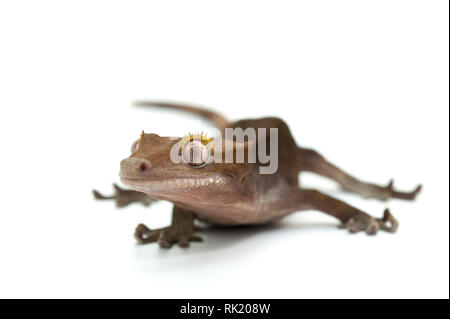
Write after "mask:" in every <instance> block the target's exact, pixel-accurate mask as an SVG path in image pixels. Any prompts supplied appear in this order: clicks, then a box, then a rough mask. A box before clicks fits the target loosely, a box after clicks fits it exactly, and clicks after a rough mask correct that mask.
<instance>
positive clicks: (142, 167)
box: [139, 163, 147, 172]
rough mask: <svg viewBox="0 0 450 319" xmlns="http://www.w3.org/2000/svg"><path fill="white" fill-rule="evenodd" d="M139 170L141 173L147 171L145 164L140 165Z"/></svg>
mask: <svg viewBox="0 0 450 319" xmlns="http://www.w3.org/2000/svg"><path fill="white" fill-rule="evenodd" d="M139 169H140V170H141V172H144V171H146V170H147V165H145V163H142V164H141V165H140V166H139Z"/></svg>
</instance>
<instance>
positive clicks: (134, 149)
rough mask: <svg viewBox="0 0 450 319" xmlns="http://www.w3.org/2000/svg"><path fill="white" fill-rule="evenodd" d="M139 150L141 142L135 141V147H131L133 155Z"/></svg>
mask: <svg viewBox="0 0 450 319" xmlns="http://www.w3.org/2000/svg"><path fill="white" fill-rule="evenodd" d="M138 149H139V140H136V141H134V143H133V145H131V154H133V153H134V152H136V151H137V150H138Z"/></svg>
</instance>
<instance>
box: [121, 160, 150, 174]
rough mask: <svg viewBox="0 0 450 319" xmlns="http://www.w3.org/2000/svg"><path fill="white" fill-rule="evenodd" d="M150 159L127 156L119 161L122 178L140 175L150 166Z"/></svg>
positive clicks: (146, 171)
mask: <svg viewBox="0 0 450 319" xmlns="http://www.w3.org/2000/svg"><path fill="white" fill-rule="evenodd" d="M151 166H152V165H151V163H150V161H148V160H146V159H143V158H133V157H130V158H127V159H124V160H123V161H121V162H120V176H121V177H123V178H135V177H141V176H142V175H143V174H144V173H148V171H149V170H150V168H151Z"/></svg>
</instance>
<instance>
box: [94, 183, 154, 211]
mask: <svg viewBox="0 0 450 319" xmlns="http://www.w3.org/2000/svg"><path fill="white" fill-rule="evenodd" d="M113 186H114V190H115V194H114V195H112V196H104V195H102V194H100V193H99V192H98V191H97V190H95V189H94V190H93V191H92V193H93V194H94V197H95V198H96V199H98V200H114V201H115V202H116V206H117V207H119V208H122V207H125V206H128V205H130V204H131V203H135V202H139V203H141V204H142V205H144V206H149V205H150V204H152V203H153V202H154V201H155V200H154V199H153V198H151V197H150V196H148V195H147V194H144V193H141V192H137V191H134V190H127V189H122V188H120V187H119V186H117V184H113Z"/></svg>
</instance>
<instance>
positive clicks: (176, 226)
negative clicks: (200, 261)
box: [134, 206, 202, 248]
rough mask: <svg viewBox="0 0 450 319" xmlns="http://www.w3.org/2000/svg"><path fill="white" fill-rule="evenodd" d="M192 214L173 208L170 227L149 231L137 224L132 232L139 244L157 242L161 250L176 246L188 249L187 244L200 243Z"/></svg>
mask: <svg viewBox="0 0 450 319" xmlns="http://www.w3.org/2000/svg"><path fill="white" fill-rule="evenodd" d="M194 217H195V215H194V213H193V212H190V211H187V210H184V209H182V208H180V207H177V206H174V207H173V211H172V225H171V226H169V227H164V228H160V229H155V230H151V229H150V228H148V227H147V226H145V225H144V224H139V225H138V226H137V227H136V230H135V232H134V238H136V240H137V242H138V243H139V244H149V243H154V242H158V244H159V246H160V247H161V248H171V247H172V246H173V244H175V243H176V244H178V246H180V247H182V248H186V247H189V243H190V242H191V241H192V242H194V241H195V242H199V241H202V238H201V237H199V236H197V235H195V234H194V231H195V227H194Z"/></svg>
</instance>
